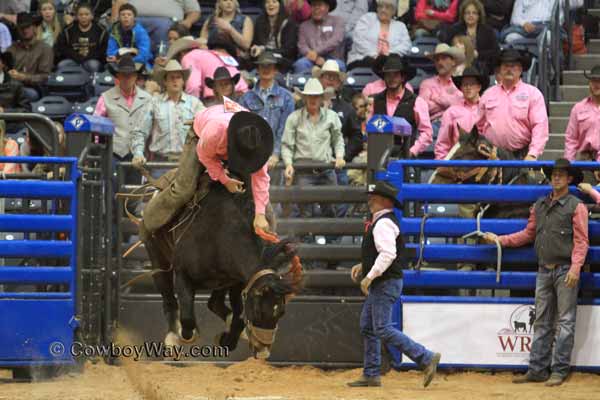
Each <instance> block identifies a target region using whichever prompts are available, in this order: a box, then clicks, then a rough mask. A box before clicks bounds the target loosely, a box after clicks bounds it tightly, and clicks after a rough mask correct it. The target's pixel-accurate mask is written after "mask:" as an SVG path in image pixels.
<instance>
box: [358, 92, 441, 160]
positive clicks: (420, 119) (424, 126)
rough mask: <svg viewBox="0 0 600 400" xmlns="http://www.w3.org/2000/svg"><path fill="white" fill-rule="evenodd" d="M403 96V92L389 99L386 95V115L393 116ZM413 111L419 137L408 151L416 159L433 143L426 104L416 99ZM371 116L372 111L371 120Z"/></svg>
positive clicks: (418, 98)
mask: <svg viewBox="0 0 600 400" xmlns="http://www.w3.org/2000/svg"><path fill="white" fill-rule="evenodd" d="M403 96H404V90H402V91H401V92H400V93H398V94H397V95H396V96H395V97H390V96H389V95H388V97H387V109H386V111H387V115H389V116H393V115H394V112H395V111H396V107H398V104H400V101H401V100H402V97H403ZM413 110H414V112H415V122H416V123H417V131H418V132H419V136H418V137H417V140H416V141H415V144H413V145H412V147H411V148H410V150H409V151H410V154H412V155H413V156H415V157H416V156H418V155H419V154H421V153H422V152H423V151H425V150H426V149H427V147H429V145H430V144H431V143H433V128H432V127H431V121H430V120H429V109H428V108H427V103H426V102H425V101H424V100H423V99H421V98H420V97H417V99H416V100H415V106H414V108H413ZM373 115H374V111H373V112H371V114H370V115H369V119H371V118H372V117H373Z"/></svg>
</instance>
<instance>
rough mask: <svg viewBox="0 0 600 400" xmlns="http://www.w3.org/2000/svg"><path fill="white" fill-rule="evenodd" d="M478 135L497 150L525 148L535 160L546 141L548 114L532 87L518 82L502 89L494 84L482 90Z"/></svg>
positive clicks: (540, 98)
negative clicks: (511, 86)
mask: <svg viewBox="0 0 600 400" xmlns="http://www.w3.org/2000/svg"><path fill="white" fill-rule="evenodd" d="M477 129H479V133H481V134H483V135H484V136H485V137H486V138H487V139H488V140H489V141H490V142H492V144H494V145H495V146H497V147H500V148H501V149H505V150H509V151H517V150H521V149H524V148H528V153H527V154H528V155H533V156H535V157H539V156H540V155H541V154H542V153H543V152H544V148H545V147H546V142H547V141H548V114H547V113H546V103H545V102H544V96H543V95H542V93H541V92H540V91H539V90H538V89H537V88H536V87H535V86H531V85H528V84H526V83H524V82H523V81H519V83H517V84H516V85H515V86H514V87H513V88H512V89H510V90H506V89H504V86H502V84H498V85H496V86H493V87H491V88H489V89H488V90H486V92H485V93H484V94H483V96H482V97H481V100H480V101H479V121H478V122H477Z"/></svg>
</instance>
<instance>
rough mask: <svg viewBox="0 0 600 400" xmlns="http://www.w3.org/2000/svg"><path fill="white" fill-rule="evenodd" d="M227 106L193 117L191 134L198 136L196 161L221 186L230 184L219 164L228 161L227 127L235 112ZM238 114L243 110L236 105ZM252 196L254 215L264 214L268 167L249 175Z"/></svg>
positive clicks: (266, 198) (219, 105) (267, 189)
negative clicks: (197, 160) (192, 132)
mask: <svg viewBox="0 0 600 400" xmlns="http://www.w3.org/2000/svg"><path fill="white" fill-rule="evenodd" d="M228 102H229V103H235V102H233V101H232V100H229V99H227V98H226V99H225V104H218V105H214V106H212V107H209V108H207V109H206V110H203V111H201V112H199V113H197V114H196V117H195V118H194V132H196V136H198V147H197V148H196V152H197V153H198V159H199V160H200V162H201V163H202V165H204V166H205V167H206V170H207V171H208V175H209V176H210V177H211V179H212V180H215V181H219V182H221V183H222V184H226V183H227V182H229V180H230V178H229V177H228V176H227V174H226V173H225V168H223V164H222V162H221V161H222V160H227V127H228V126H229V121H230V120H231V118H232V117H233V115H234V113H235V112H234V111H227V109H228ZM235 104H236V106H235V108H237V109H238V110H243V107H241V106H240V105H237V103H235ZM251 179H252V196H253V198H254V207H255V212H256V214H264V213H265V209H266V206H267V203H268V202H269V174H268V173H267V164H266V163H265V165H264V166H263V168H261V169H259V170H258V171H256V172H255V173H253V174H252V175H251Z"/></svg>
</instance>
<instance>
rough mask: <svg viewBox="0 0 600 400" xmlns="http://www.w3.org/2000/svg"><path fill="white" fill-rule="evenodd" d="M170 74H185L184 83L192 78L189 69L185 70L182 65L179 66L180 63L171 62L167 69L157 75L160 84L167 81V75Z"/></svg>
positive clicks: (166, 66)
mask: <svg viewBox="0 0 600 400" xmlns="http://www.w3.org/2000/svg"><path fill="white" fill-rule="evenodd" d="M169 72H181V73H183V81H184V82H186V81H187V80H188V78H189V77H190V73H191V72H190V70H189V69H184V68H183V67H182V66H181V64H179V61H177V60H169V62H168V63H167V65H165V67H164V68H163V69H161V70H160V71H158V73H157V74H156V79H157V80H158V82H159V83H161V84H162V83H163V82H164V81H165V78H166V77H167V73H169Z"/></svg>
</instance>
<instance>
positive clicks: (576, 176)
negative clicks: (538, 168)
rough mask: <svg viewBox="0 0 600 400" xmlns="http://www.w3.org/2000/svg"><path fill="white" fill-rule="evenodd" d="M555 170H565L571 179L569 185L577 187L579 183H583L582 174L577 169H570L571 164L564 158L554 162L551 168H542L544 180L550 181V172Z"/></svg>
mask: <svg viewBox="0 0 600 400" xmlns="http://www.w3.org/2000/svg"><path fill="white" fill-rule="evenodd" d="M555 169H565V170H567V173H568V174H569V176H571V177H572V178H573V181H572V182H571V185H575V186H577V185H579V184H580V183H581V182H583V172H582V171H581V170H580V169H579V168H574V167H572V166H571V162H570V161H569V160H567V159H566V158H559V159H557V160H556V161H554V165H553V166H552V167H543V168H542V170H543V171H544V175H546V178H548V179H550V177H551V176H552V171H554V170H555Z"/></svg>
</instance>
